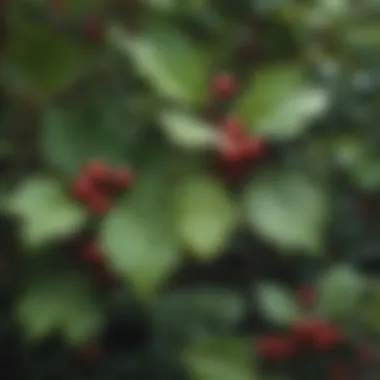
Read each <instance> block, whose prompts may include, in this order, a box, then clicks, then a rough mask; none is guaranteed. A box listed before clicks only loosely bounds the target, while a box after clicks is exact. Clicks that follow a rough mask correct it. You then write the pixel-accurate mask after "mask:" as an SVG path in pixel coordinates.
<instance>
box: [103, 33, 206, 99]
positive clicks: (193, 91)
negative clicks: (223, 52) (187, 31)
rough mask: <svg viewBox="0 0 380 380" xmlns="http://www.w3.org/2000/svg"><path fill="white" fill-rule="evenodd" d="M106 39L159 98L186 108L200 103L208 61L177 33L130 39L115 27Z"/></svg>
mask: <svg viewBox="0 0 380 380" xmlns="http://www.w3.org/2000/svg"><path fill="white" fill-rule="evenodd" d="M109 38H110V42H111V44H112V45H113V46H115V47H116V48H117V49H119V50H120V51H121V52H123V53H124V54H126V55H127V57H128V58H129V59H131V61H132V63H133V65H134V67H135V68H136V70H137V71H138V72H139V73H140V74H141V75H142V76H143V77H144V78H146V79H147V80H148V81H149V83H150V84H151V86H152V88H153V89H154V90H155V91H156V92H157V94H158V95H160V96H162V97H164V98H166V99H169V100H173V101H175V102H179V103H184V104H187V105H190V104H193V103H200V102H201V101H202V100H203V98H204V96H205V90H206V89H207V85H208V83H207V79H208V75H209V70H210V67H209V62H208V61H209V60H210V57H208V55H207V54H206V53H205V52H203V51H201V50H200V48H197V47H196V46H193V45H192V43H191V42H190V41H189V40H187V39H186V38H185V36H183V35H181V34H180V33H179V32H178V30H176V31H171V30H164V31H162V30H153V31H151V33H149V34H148V33H146V34H145V35H144V34H142V35H139V36H138V37H129V36H128V35H126V34H125V33H124V32H123V31H122V30H120V29H119V28H116V27H114V28H113V29H112V30H111V31H110V36H109Z"/></svg>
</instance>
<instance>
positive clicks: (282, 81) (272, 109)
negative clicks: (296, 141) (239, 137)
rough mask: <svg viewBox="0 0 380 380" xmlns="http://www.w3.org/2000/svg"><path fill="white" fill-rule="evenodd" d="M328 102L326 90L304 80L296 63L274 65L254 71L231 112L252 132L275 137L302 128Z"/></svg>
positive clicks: (289, 135) (285, 136) (293, 134)
mask: <svg viewBox="0 0 380 380" xmlns="http://www.w3.org/2000/svg"><path fill="white" fill-rule="evenodd" d="M328 104H329V98H328V96H327V93H326V92H325V91H323V90H322V89H320V88H310V87H308V86H306V84H305V83H304V78H303V76H302V71H301V69H300V67H297V66H284V67H282V66H274V67H269V68H265V69H262V70H261V71H259V72H257V73H256V76H255V78H254V80H253V82H252V85H251V86H250V87H249V88H248V89H247V90H246V91H244V94H243V95H242V97H241V98H240V99H239V100H238V101H237V103H236V106H235V109H234V110H233V114H234V116H235V117H237V118H238V119H240V120H242V121H244V122H245V123H246V124H247V125H248V126H249V128H250V129H251V131H252V132H253V133H255V134H259V135H262V136H265V137H267V138H271V139H276V140H286V139H292V138H294V137H296V136H297V135H299V134H301V133H302V132H304V131H305V129H306V128H307V127H308V126H309V125H310V122H311V121H313V120H314V119H315V118H316V117H318V116H319V115H321V113H323V112H324V111H325V109H326V107H327V106H328Z"/></svg>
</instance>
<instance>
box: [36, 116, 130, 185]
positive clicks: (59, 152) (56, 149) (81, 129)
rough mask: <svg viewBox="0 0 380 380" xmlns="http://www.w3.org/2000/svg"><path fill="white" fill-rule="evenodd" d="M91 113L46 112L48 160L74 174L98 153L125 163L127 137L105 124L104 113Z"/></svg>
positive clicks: (44, 131) (111, 161) (43, 137)
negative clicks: (124, 137) (102, 117)
mask: <svg viewBox="0 0 380 380" xmlns="http://www.w3.org/2000/svg"><path fill="white" fill-rule="evenodd" d="M95 114H96V113H95ZM90 116H91V115H87V114H86V113H84V112H80V111H77V112H75V110H71V111H62V110H54V109H53V110H51V111H49V112H48V113H47V114H46V115H45V118H44V120H43V128H42V131H41V149H42V153H43V157H44V159H45V161H46V163H47V164H49V165H51V166H52V167H54V168H55V169H58V170H60V171H62V172H63V173H65V174H67V175H68V176H71V177H72V176H75V175H77V174H78V173H79V172H80V170H81V169H82V167H83V165H85V164H86V163H87V162H88V161H89V160H92V159H94V157H95V158H96V159H100V160H104V161H105V162H107V163H109V164H122V163H124V159H125V139H123V138H121V136H120V135H118V134H115V133H113V131H112V130H110V129H109V128H108V127H107V125H104V124H103V123H102V122H101V119H100V116H101V115H96V116H98V117H94V115H93V116H92V117H90Z"/></svg>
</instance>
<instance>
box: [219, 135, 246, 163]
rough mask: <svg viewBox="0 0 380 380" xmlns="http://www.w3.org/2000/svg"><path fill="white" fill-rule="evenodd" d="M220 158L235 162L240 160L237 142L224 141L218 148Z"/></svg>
mask: <svg viewBox="0 0 380 380" xmlns="http://www.w3.org/2000/svg"><path fill="white" fill-rule="evenodd" d="M219 154H220V159H221V161H222V162H225V163H231V164H237V163H239V162H241V160H242V152H241V150H240V146H239V144H237V143H235V142H234V141H231V140H228V141H224V142H223V144H222V145H221V146H220V148H219Z"/></svg>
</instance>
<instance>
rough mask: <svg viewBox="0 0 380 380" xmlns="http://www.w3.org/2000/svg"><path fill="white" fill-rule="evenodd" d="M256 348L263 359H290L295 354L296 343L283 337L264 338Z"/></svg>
mask: <svg viewBox="0 0 380 380" xmlns="http://www.w3.org/2000/svg"><path fill="white" fill-rule="evenodd" d="M256 347H257V350H258V352H259V355H260V356H261V357H262V358H263V359H274V360H283V359H288V358H290V357H291V356H292V355H293V354H294V352H295V345H294V343H293V342H292V341H291V340H290V339H289V338H288V337H283V336H263V337H261V338H259V339H258V341H257V342H256Z"/></svg>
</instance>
